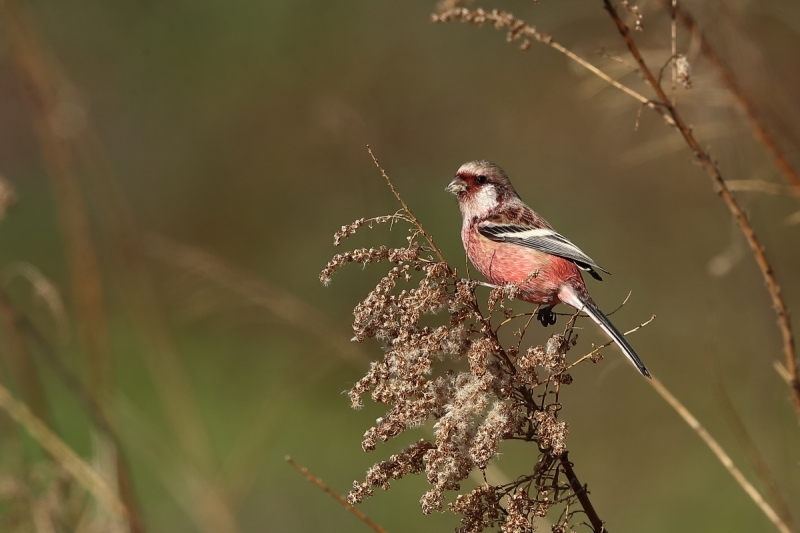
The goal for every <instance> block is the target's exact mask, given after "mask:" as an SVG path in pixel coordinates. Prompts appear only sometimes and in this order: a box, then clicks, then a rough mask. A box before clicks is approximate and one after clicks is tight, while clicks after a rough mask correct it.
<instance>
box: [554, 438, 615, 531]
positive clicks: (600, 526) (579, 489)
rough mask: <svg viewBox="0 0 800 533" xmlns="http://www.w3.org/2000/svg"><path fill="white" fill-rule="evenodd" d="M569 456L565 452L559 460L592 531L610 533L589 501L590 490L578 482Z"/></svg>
mask: <svg viewBox="0 0 800 533" xmlns="http://www.w3.org/2000/svg"><path fill="white" fill-rule="evenodd" d="M568 454H569V452H564V453H562V454H561V455H560V456H559V457H558V458H559V460H560V461H561V468H563V469H564V474H566V476H567V479H568V480H569V486H570V488H571V489H572V492H574V493H575V496H577V497H578V501H579V502H581V507H583V511H584V512H585V513H586V517H587V518H588V519H589V522H590V523H591V524H592V529H594V531H595V533H608V530H607V529H606V526H605V523H604V522H603V521H602V520H601V519H600V517H599V516H598V515H597V511H595V509H594V505H592V501H591V500H590V499H589V490H588V489H587V488H586V486H585V485H581V482H580V481H578V476H576V475H575V471H574V470H573V469H572V463H571V462H570V461H569V458H568V457H567V455H568Z"/></svg>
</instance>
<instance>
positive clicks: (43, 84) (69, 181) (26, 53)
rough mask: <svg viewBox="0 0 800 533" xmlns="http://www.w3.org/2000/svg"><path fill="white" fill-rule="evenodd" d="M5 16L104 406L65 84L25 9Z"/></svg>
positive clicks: (102, 325) (101, 319)
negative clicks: (62, 114) (57, 123)
mask: <svg viewBox="0 0 800 533" xmlns="http://www.w3.org/2000/svg"><path fill="white" fill-rule="evenodd" d="M0 12H1V13H2V19H3V22H4V29H5V32H6V39H7V42H8V45H9V47H10V50H11V58H12V60H13V62H14V66H15V68H16V70H17V73H18V75H19V77H20V79H21V82H22V84H23V85H24V86H25V89H26V90H25V91H24V92H25V94H26V95H27V96H28V97H29V101H30V105H31V110H32V118H33V122H34V125H35V128H36V133H37V135H38V137H39V142H40V147H41V151H42V156H43V158H44V162H45V165H46V167H47V173H48V176H49V178H50V184H51V187H52V190H53V197H54V199H55V202H56V208H57V212H58V216H59V228H60V230H61V233H62V237H63V239H64V244H65V248H66V256H67V263H68V265H69V271H70V274H71V278H72V279H71V282H72V293H73V297H74V299H75V310H76V313H77V315H78V321H77V323H78V329H79V332H80V339H81V344H82V347H83V350H84V352H85V356H86V363H87V367H88V377H89V382H90V383H91V384H92V390H93V393H94V394H95V396H96V397H97V399H98V400H99V401H101V402H105V401H106V400H107V399H108V397H109V395H110V391H111V362H110V354H109V341H108V326H107V323H106V318H105V310H104V304H103V288H102V286H101V277H100V268H99V265H98V261H97V254H96V252H95V247H94V243H93V241H92V235H91V231H90V228H89V217H88V214H87V211H86V205H85V202H84V199H83V195H82V193H81V189H80V183H79V182H78V171H77V169H76V164H75V158H74V154H73V153H72V152H71V150H70V147H69V141H68V140H66V139H64V138H63V137H60V136H59V135H58V134H57V133H56V131H55V129H54V127H53V120H54V117H56V116H57V112H58V105H59V96H58V94H59V91H60V90H62V89H63V84H60V83H58V82H57V81H56V80H54V79H53V78H54V77H53V76H51V75H50V70H51V69H52V68H53V67H52V64H51V63H52V60H51V58H49V57H48V56H47V54H46V53H45V52H44V50H43V49H42V48H41V47H40V46H39V45H38V42H37V39H36V35H35V33H34V31H33V28H32V27H31V26H32V25H31V24H30V22H29V21H28V20H27V18H26V16H25V15H26V14H25V13H24V11H23V10H22V9H21V8H20V6H19V5H18V4H17V3H16V2H15V1H13V0H3V1H2V2H0Z"/></svg>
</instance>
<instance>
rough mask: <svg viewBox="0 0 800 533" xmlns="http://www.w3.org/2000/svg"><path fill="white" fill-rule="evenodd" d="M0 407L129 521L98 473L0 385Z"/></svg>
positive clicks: (88, 488) (86, 485) (61, 463)
mask: <svg viewBox="0 0 800 533" xmlns="http://www.w3.org/2000/svg"><path fill="white" fill-rule="evenodd" d="M0 408H2V409H3V410H4V411H6V412H7V413H8V414H9V415H10V416H11V418H13V419H14V420H16V421H17V422H18V423H19V424H20V425H22V427H24V428H25V429H26V430H27V431H28V433H30V435H31V437H33V439H34V440H36V442H38V443H39V444H40V445H41V446H42V448H44V449H45V450H47V452H48V453H49V454H50V455H52V456H53V458H55V460H56V461H58V463H59V464H60V465H61V466H62V467H64V469H65V470H66V471H67V472H69V473H70V474H71V475H72V476H73V477H74V478H75V480H76V481H78V483H80V484H81V485H83V487H84V488H85V489H86V490H88V491H89V492H91V493H92V494H94V496H95V498H97V500H98V501H99V502H100V503H101V504H102V505H103V507H105V508H106V509H108V510H109V511H110V512H111V513H113V514H114V515H116V516H118V517H120V518H123V519H125V520H129V516H128V515H129V513H128V509H127V508H126V507H125V505H124V504H123V503H122V502H121V501H120V499H119V498H118V497H117V494H116V493H115V492H114V490H112V489H111V487H110V486H109V485H108V483H106V480H105V479H103V477H102V476H100V474H98V473H97V472H96V471H95V470H94V469H93V468H92V467H91V466H89V465H88V464H86V463H85V462H84V461H83V460H82V459H81V458H80V457H78V456H77V455H76V454H75V452H73V451H72V449H70V447H69V446H67V445H66V444H64V442H63V441H62V440H61V439H59V438H58V436H56V434H55V433H53V432H52V431H50V429H49V428H48V427H47V426H46V425H45V424H44V423H43V422H42V421H41V420H39V419H38V418H36V417H35V416H34V415H33V413H31V411H30V409H28V406H27V405H25V404H23V403H20V402H17V401H16V400H15V399H14V398H13V397H12V396H11V393H10V392H9V391H8V389H6V388H5V387H4V386H2V385H0Z"/></svg>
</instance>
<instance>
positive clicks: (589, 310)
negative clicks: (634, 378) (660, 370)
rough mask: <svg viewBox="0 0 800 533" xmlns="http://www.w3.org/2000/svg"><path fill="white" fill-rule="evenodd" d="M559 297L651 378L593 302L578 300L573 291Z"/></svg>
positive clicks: (620, 335)
mask: <svg viewBox="0 0 800 533" xmlns="http://www.w3.org/2000/svg"><path fill="white" fill-rule="evenodd" d="M559 296H561V300H562V301H563V302H564V303H566V304H568V305H571V306H572V307H574V308H576V309H578V310H579V311H583V312H584V313H586V314H587V315H589V317H590V318H591V319H592V320H594V322H595V324H597V325H598V326H600V329H602V330H603V331H604V332H605V333H606V335H608V336H609V337H611V339H612V340H613V341H614V342H615V343H616V344H617V346H619V349H620V350H621V351H622V353H623V354H625V357H627V358H628V359H629V360H630V362H631V363H633V366H635V367H636V368H637V370H639V372H641V373H642V375H643V376H645V377H647V378H651V376H650V372H648V371H647V368H646V367H645V366H644V363H642V360H641V359H639V356H638V355H636V352H635V351H634V350H633V347H632V346H631V345H630V344H628V341H627V340H625V335H623V334H622V333H620V332H619V330H618V329H617V328H616V327H614V324H612V323H611V321H610V320H609V319H608V317H607V316H606V315H604V314H603V312H602V311H601V310H600V309H599V308H598V307H597V306H596V305H595V304H594V302H592V301H591V299H590V300H589V301H586V300H584V299H583V298H580V297H579V296H578V294H577V292H576V291H575V290H573V289H570V290H568V291H562V294H560V295H559ZM651 379H652V378H651Z"/></svg>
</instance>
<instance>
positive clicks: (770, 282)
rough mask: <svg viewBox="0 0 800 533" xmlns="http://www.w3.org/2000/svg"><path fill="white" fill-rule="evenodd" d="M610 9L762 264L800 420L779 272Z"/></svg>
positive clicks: (799, 382) (799, 380)
mask: <svg viewBox="0 0 800 533" xmlns="http://www.w3.org/2000/svg"><path fill="white" fill-rule="evenodd" d="M603 3H604V5H605V8H606V10H607V11H608V13H609V15H610V16H611V18H612V20H613V21H614V23H615V24H616V26H617V29H618V30H619V33H620V35H621V36H622V38H623V40H624V41H625V44H626V45H627V46H628V50H629V51H630V53H631V55H632V56H633V57H634V59H635V60H636V63H637V65H638V66H639V69H640V70H641V73H642V74H643V75H644V77H645V79H646V80H647V83H648V84H649V85H650V87H651V88H652V89H653V91H654V92H655V93H656V96H657V99H658V101H659V102H660V103H661V104H662V107H664V108H665V109H666V111H667V113H668V115H669V116H670V117H671V119H672V123H674V125H675V127H676V128H677V129H678V130H679V131H680V132H681V135H682V136H683V138H684V140H685V141H686V143H687V144H688V145H689V148H690V149H691V150H692V152H693V153H694V154H695V157H697V159H698V160H699V161H700V164H701V165H702V167H703V168H704V169H705V171H706V172H707V173H708V175H709V177H710V178H711V180H712V181H713V182H714V184H715V185H716V186H717V189H718V191H719V194H720V196H721V197H722V199H723V201H724V202H725V205H726V206H727V207H728V209H729V210H730V212H731V213H732V214H733V216H734V218H735V219H736V222H737V223H738V224H739V227H740V228H741V230H742V233H744V236H745V238H746V239H747V243H748V244H749V245H750V249H751V250H752V251H753V255H754V256H755V258H756V262H757V263H758V267H759V269H760V270H761V274H762V276H763V277H764V281H765V283H766V285H767V290H768V291H769V294H770V297H771V299H772V304H773V307H774V308H775V312H776V314H777V318H778V326H779V328H780V331H781V336H782V338H783V352H784V356H785V359H786V368H787V370H788V371H789V374H790V375H791V377H792V378H791V387H790V388H791V393H792V400H793V403H794V407H795V411H796V414H797V417H798V420H800V376H798V366H797V356H796V353H795V341H794V334H793V333H792V324H791V320H790V317H789V309H788V307H787V306H786V302H785V301H784V299H783V295H782V294H781V288H780V285H778V281H777V280H776V279H775V273H774V271H773V270H772V266H771V265H770V263H769V260H768V259H767V255H766V253H765V252H764V248H763V247H762V246H761V242H760V241H759V239H758V237H757V236H756V233H755V230H754V229H753V226H752V225H751V224H750V221H749V220H748V219H747V215H746V214H745V212H744V210H743V209H742V207H741V206H740V205H739V203H738V202H737V201H736V198H735V197H734V196H733V194H732V193H731V191H730V189H729V188H728V186H727V185H726V183H725V180H724V179H723V178H722V174H721V173H720V171H719V169H718V168H717V165H716V164H715V163H714V161H713V160H712V159H711V156H710V155H709V154H708V152H706V151H705V150H704V149H703V148H702V147H701V146H700V143H699V142H698V141H697V139H696V138H695V136H694V133H693V132H692V129H691V128H690V127H689V126H687V125H686V123H685V122H684V121H683V117H681V115H680V114H679V113H678V110H677V108H676V107H675V106H673V105H672V103H671V102H670V99H669V98H668V97H667V95H666V93H665V92H664V89H663V88H662V87H661V85H660V84H659V83H658V80H657V79H656V77H655V75H654V74H653V72H652V71H651V70H650V68H649V67H648V66H647V64H646V63H645V61H644V58H643V57H642V54H641V53H640V52H639V49H638V47H637V46H636V43H634V41H633V38H632V37H631V35H630V31H629V29H628V27H627V26H626V25H625V23H624V22H622V19H620V17H619V14H618V13H617V10H616V9H615V8H614V5H613V4H612V3H611V0H603Z"/></svg>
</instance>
